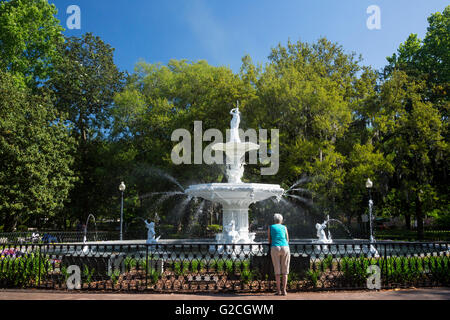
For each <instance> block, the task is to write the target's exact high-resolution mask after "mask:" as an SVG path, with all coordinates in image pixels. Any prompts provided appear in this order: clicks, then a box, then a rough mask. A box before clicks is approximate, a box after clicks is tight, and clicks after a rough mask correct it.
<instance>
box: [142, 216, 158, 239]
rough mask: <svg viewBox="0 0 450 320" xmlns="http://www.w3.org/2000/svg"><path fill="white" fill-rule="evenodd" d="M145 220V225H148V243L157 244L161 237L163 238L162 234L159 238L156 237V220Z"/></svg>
mask: <svg viewBox="0 0 450 320" xmlns="http://www.w3.org/2000/svg"><path fill="white" fill-rule="evenodd" d="M144 222H145V226H146V227H147V230H148V231H147V243H148V244H155V243H158V241H159V238H161V236H159V237H158V238H156V232H155V223H154V222H150V223H149V222H148V221H147V220H144Z"/></svg>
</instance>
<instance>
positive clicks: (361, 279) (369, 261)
mask: <svg viewBox="0 0 450 320" xmlns="http://www.w3.org/2000/svg"><path fill="white" fill-rule="evenodd" d="M340 264H341V270H342V273H343V277H344V279H345V282H346V283H348V284H351V285H352V286H363V285H364V284H365V283H366V282H367V277H368V274H367V268H368V267H369V266H370V265H376V264H377V260H376V259H373V258H365V257H364V256H361V257H359V258H355V257H344V258H342V259H341V261H340Z"/></svg>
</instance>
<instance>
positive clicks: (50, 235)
mask: <svg viewBox="0 0 450 320" xmlns="http://www.w3.org/2000/svg"><path fill="white" fill-rule="evenodd" d="M85 236H86V241H91V242H92V241H109V240H119V239H120V232H119V231H88V232H86V233H84V232H83V231H26V232H10V233H7V232H3V233H0V244H5V243H15V244H32V243H36V244H37V243H70V242H83V241H84V237H85ZM146 237H147V233H146V232H145V231H128V232H124V234H123V240H144V239H146Z"/></svg>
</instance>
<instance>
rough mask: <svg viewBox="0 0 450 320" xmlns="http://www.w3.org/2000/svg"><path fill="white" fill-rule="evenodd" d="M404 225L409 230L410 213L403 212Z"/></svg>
mask: <svg viewBox="0 0 450 320" xmlns="http://www.w3.org/2000/svg"><path fill="white" fill-rule="evenodd" d="M405 227H406V230H411V214H409V213H407V214H405Z"/></svg>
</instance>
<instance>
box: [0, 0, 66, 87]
mask: <svg viewBox="0 0 450 320" xmlns="http://www.w3.org/2000/svg"><path fill="white" fill-rule="evenodd" d="M56 14H57V10H56V7H55V6H54V5H53V4H49V3H48V1H47V0H9V1H2V2H1V3H0V69H2V70H4V71H6V70H7V71H8V72H10V73H11V74H18V75H21V76H23V77H24V78H25V81H26V83H27V84H28V85H29V86H30V87H33V88H34V87H37V86H38V85H39V84H42V83H43V82H45V81H46V80H48V79H49V77H50V76H51V74H52V71H53V68H54V65H55V63H56V62H57V61H58V60H59V57H60V54H59V52H58V46H59V45H60V44H62V43H63V42H64V37H63V35H62V31H63V28H62V27H61V25H60V22H59V20H58V19H57V18H56V17H55V16H56Z"/></svg>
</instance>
